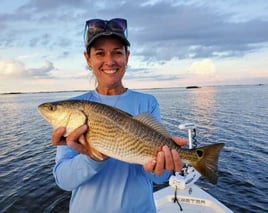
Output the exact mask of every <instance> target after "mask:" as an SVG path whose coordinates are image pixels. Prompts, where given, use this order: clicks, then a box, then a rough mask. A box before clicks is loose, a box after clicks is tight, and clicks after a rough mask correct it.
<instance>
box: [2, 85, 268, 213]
mask: <svg viewBox="0 0 268 213" xmlns="http://www.w3.org/2000/svg"><path fill="white" fill-rule="evenodd" d="M143 92H147V93H151V94H153V95H155V96H156V97H157V99H158V101H159V103H160V107H161V113H162V118H163V123H164V125H165V126H166V127H167V128H168V130H169V131H170V133H171V134H172V135H176V136H183V137H186V132H185V131H182V130H179V129H178V125H179V124H180V123H184V122H193V123H195V124H196V125H197V141H198V145H205V144H210V143H216V142H223V143H225V147H224V149H223V151H222V152H221V155H220V160H219V176H220V177H219V181H218V184H217V185H215V186H214V185H211V184H209V183H208V182H207V181H206V180H204V179H200V180H199V181H198V185H199V186H201V187H202V188H203V189H205V190H206V191H208V192H209V193H210V194H212V195H213V196H215V197H216V198H217V199H218V200H220V201H221V202H223V203H224V204H225V205H227V206H228V207H229V208H231V209H232V210H233V211H234V212H264V211H265V210H267V209H268V200H267V195H268V184H267V183H268V163H267V154H268V148H267V145H268V140H267V138H268V107H267V106H268V97H267V94H268V85H264V86H253V85H252V86H224V87H207V88H201V89H193V90H186V89H184V88H174V89H154V90H143ZM78 94H81V93H78V92H65V93H40V94H19V95H0V115H1V116H0V134H1V137H0V189H1V191H0V212H67V211H68V200H69V197H70V193H69V192H65V191H62V190H61V189H59V188H58V187H57V186H56V185H55V182H54V179H53V176H52V167H53V165H54V157H55V147H53V146H52V145H51V144H50V136H51V132H52V130H51V128H50V126H48V124H47V123H46V122H45V121H44V120H43V119H42V118H41V117H40V116H39V114H38V112H37V105H38V104H40V103H43V102H47V101H54V100H60V99H64V98H69V97H73V96H75V95H78Z"/></svg>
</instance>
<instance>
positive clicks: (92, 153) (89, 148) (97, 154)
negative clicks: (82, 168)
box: [86, 143, 106, 161]
mask: <svg viewBox="0 0 268 213" xmlns="http://www.w3.org/2000/svg"><path fill="white" fill-rule="evenodd" d="M86 147H87V151H88V155H89V156H90V157H91V158H93V159H94V160H101V161H102V160H104V159H105V158H106V156H105V155H103V154H102V153H100V152H99V151H97V150H96V149H94V148H93V147H92V146H90V145H89V144H88V143H87V146H86Z"/></svg>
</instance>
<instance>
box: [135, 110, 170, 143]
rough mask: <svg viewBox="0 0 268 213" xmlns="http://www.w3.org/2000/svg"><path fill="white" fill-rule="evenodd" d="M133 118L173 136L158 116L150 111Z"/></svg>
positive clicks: (165, 134) (168, 135)
mask: <svg viewBox="0 0 268 213" xmlns="http://www.w3.org/2000/svg"><path fill="white" fill-rule="evenodd" d="M133 119H135V120H137V121H139V122H141V123H143V124H144V125H146V126H149V127H151V128H153V129H154V130H156V131H158V132H160V133H161V134H162V135H164V136H165V137H167V138H171V136H170V134H169V133H168V131H167V129H166V128H165V127H164V126H163V125H162V124H161V123H160V122H159V121H158V120H156V118H155V117H154V116H153V115H151V114H149V113H142V114H139V115H136V116H133Z"/></svg>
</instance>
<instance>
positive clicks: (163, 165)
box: [143, 137, 187, 175]
mask: <svg viewBox="0 0 268 213" xmlns="http://www.w3.org/2000/svg"><path fill="white" fill-rule="evenodd" d="M172 139H173V141H174V143H176V144H178V145H180V146H183V145H185V144H186V143H187V141H186V140H185V139H183V138H178V137H174V138H172ZM143 166H144V170H145V171H147V172H153V173H154V174H156V175H161V174H162V173H163V171H164V170H168V171H176V172H179V171H181V169H182V166H183V163H182V161H181V159H180V156H179V153H178V152H177V151H176V150H173V149H172V150H170V149H169V147H168V146H166V145H165V146H163V147H162V150H161V151H160V152H158V154H157V156H156V160H152V161H150V162H148V163H146V164H144V165H143Z"/></svg>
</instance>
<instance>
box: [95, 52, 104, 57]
mask: <svg viewBox="0 0 268 213" xmlns="http://www.w3.org/2000/svg"><path fill="white" fill-rule="evenodd" d="M96 55H98V56H102V55H104V53H103V52H96Z"/></svg>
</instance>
